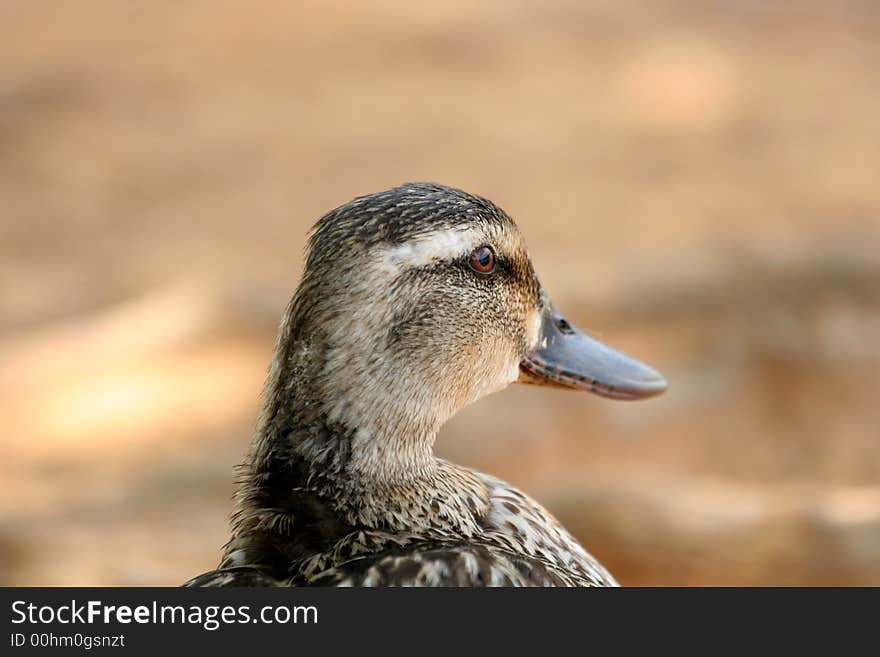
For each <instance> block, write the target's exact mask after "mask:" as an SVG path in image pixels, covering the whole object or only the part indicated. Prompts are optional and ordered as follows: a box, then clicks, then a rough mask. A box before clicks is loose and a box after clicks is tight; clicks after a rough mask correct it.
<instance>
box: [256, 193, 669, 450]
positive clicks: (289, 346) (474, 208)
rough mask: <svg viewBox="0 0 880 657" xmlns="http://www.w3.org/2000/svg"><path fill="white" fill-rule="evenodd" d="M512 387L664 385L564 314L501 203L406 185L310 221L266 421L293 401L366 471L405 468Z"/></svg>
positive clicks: (627, 389)
mask: <svg viewBox="0 0 880 657" xmlns="http://www.w3.org/2000/svg"><path fill="white" fill-rule="evenodd" d="M514 382H524V383H530V384H543V385H552V386H556V387H563V388H569V389H574V390H583V391H587V392H593V393H596V394H599V395H603V396H605V397H611V398H614V399H640V398H645V397H650V396H653V395H657V394H659V393H661V392H663V390H665V388H666V382H665V380H664V379H663V377H662V376H661V375H660V374H659V373H657V372H656V371H654V370H653V369H651V368H650V367H648V366H646V365H643V364H641V363H640V362H638V361H637V360H634V359H633V358H631V357H629V356H627V355H625V354H623V353H621V352H619V351H616V350H614V349H612V348H610V347H608V346H605V345H603V344H602V343H600V342H598V341H596V340H594V339H593V338H591V337H589V336H588V335H586V334H585V333H583V332H582V331H580V330H578V329H577V328H576V327H574V326H573V325H572V324H570V323H569V322H568V321H566V320H565V319H564V318H563V316H562V315H561V314H560V313H559V311H558V310H557V309H556V307H555V306H554V305H553V304H552V303H551V301H550V298H549V296H548V295H547V293H546V292H545V291H544V290H543V288H542V286H541V284H540V282H539V280H538V277H537V276H536V275H535V272H534V269H533V267H532V263H531V261H530V259H529V256H528V253H527V251H526V247H525V243H524V241H523V239H522V237H521V235H520V233H519V231H518V230H517V228H516V225H515V224H514V222H513V220H511V218H510V217H509V216H507V214H505V213H504V212H503V211H502V210H501V209H500V208H498V207H497V206H495V205H494V204H493V203H491V202H490V201H488V200H486V199H483V198H479V197H477V196H472V195H470V194H466V193H464V192H462V191H460V190H456V189H451V188H448V187H444V186H441V185H436V184H428V183H411V184H406V185H403V186H401V187H398V188H395V189H392V190H389V191H385V192H381V193H378V194H372V195H369V196H364V197H361V198H357V199H355V200H353V201H351V202H350V203H347V204H345V205H343V206H341V207H339V208H337V209H336V210H333V211H332V212H330V213H329V214H327V215H326V216H324V217H323V218H322V219H320V220H319V221H318V223H317V225H316V226H315V229H314V231H313V233H312V235H311V238H310V240H309V246H308V256H307V258H306V265H305V271H304V274H303V278H302V280H301V282H300V286H299V288H298V290H297V292H296V294H295V295H294V297H293V300H292V301H291V304H290V307H289V308H288V311H287V314H286V317H285V319H284V321H283V323H282V328H281V332H280V333H279V340H278V345H277V347H276V356H275V361H274V363H273V367H272V371H271V374H270V380H269V384H268V386H267V400H266V403H267V405H266V408H265V409H264V414H265V417H264V418H263V421H264V422H265V421H267V418H271V417H272V416H273V415H275V414H277V412H278V409H279V408H281V407H283V405H284V404H285V403H288V401H289V398H290V397H294V396H295V397H296V398H297V400H298V404H299V407H300V410H301V413H302V412H303V411H302V408H305V407H308V408H311V409H312V411H311V412H312V413H319V414H321V415H322V416H323V417H324V418H326V421H327V422H329V423H331V424H333V425H334V426H342V427H347V428H348V429H349V430H351V432H352V433H353V435H354V436H355V439H356V442H357V441H360V442H361V443H363V444H364V445H369V446H370V447H369V449H367V450H366V453H369V454H370V457H369V458H368V459H367V461H372V462H373V465H375V464H377V463H380V462H382V463H384V462H391V461H392V460H394V461H396V462H405V461H406V460H407V459H406V458H404V457H405V456H406V455H407V454H410V456H411V457H412V458H411V459H410V461H412V459H415V460H418V457H419V455H420V454H422V452H423V451H425V450H424V449H423V448H424V445H425V444H426V443H427V445H428V449H427V452H428V453H430V444H431V443H432V441H433V436H434V435H435V433H436V431H437V430H438V429H439V427H440V425H441V424H443V422H445V421H446V420H447V419H448V418H449V417H450V416H452V415H453V414H454V413H456V412H457V411H458V410H460V409H461V408H462V407H463V406H465V405H467V404H469V403H470V402H473V401H475V400H477V399H479V398H480V397H483V396H485V395H487V394H489V393H491V392H494V391H497V390H500V389H501V388H504V387H505V386H507V385H509V384H511V383H514ZM355 449H357V448H355ZM391 452H393V453H394V455H395V458H394V459H391V458H390V457H389V456H388V454H389V453H391ZM383 454H384V456H383ZM368 466H369V464H364V467H368Z"/></svg>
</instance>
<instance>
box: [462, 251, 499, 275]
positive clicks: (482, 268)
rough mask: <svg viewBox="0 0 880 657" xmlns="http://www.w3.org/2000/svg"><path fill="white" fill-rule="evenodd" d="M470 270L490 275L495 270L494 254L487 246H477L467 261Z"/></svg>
mask: <svg viewBox="0 0 880 657" xmlns="http://www.w3.org/2000/svg"><path fill="white" fill-rule="evenodd" d="M468 264H469V265H470V267H471V269H473V270H474V271H475V272H478V273H480V274H491V273H492V270H494V269H495V252H494V251H492V248H491V247H489V246H478V247H477V248H476V249H474V250H473V251H472V252H471V256H470V258H469V259H468Z"/></svg>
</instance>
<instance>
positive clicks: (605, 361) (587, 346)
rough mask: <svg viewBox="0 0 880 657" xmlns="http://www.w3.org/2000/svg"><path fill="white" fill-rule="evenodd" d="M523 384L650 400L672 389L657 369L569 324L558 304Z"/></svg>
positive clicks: (524, 370)
mask: <svg viewBox="0 0 880 657" xmlns="http://www.w3.org/2000/svg"><path fill="white" fill-rule="evenodd" d="M519 369H520V376H519V379H518V382H519V383H532V384H537V385H550V386H558V387H563V388H572V389H575V390H587V391H589V392H594V393H596V394H597V395H602V396H603V397H610V398H611V399H645V398H647V397H653V396H655V395H659V394H660V393H662V392H663V391H665V390H666V379H664V378H663V376H662V375H661V374H660V373H659V372H657V371H656V370H654V369H652V368H650V367H648V366H647V365H644V364H643V363H640V362H639V361H637V360H636V359H635V358H631V357H629V356H627V355H626V354H624V353H623V352H620V351H617V350H616V349H612V348H611V347H608V346H606V345H604V344H602V343H601V342H599V341H598V340H594V339H593V338H591V337H590V336H588V335H586V334H585V333H584V332H582V331H580V330H579V329H577V328H576V327H574V326H572V325H571V324H569V323H568V322H567V321H566V320H565V318H564V317H563V316H562V315H561V314H560V313H559V311H558V310H557V309H556V306H554V305H553V304H552V303H548V304H547V307H546V309H545V310H544V313H543V317H542V322H541V337H540V339H539V340H538V346H537V348H535V349H534V350H533V351H531V352H529V353H527V354H526V356H525V358H523V360H522V362H521V363H520V365H519Z"/></svg>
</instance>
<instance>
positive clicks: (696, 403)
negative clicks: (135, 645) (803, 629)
mask: <svg viewBox="0 0 880 657" xmlns="http://www.w3.org/2000/svg"><path fill="white" fill-rule="evenodd" d="M0 16H2V23H3V25H4V28H5V29H4V30H3V38H2V39H0V423H2V426H3V431H2V446H3V458H2V460H0V583H2V584H7V585H47V584H56V585H74V584H80V585H98V584H102V585H105V584H106V585H160V584H161V585H175V584H179V583H181V582H183V581H185V580H186V579H188V578H189V577H191V576H193V575H195V574H197V573H199V572H202V571H205V570H208V569H211V568H212V567H214V566H215V565H216V563H217V561H218V557H219V553H220V548H221V546H222V545H223V543H224V542H225V541H226V539H227V532H228V529H227V516H228V513H229V511H230V508H231V503H230V500H229V497H230V495H231V493H232V488H233V484H232V481H233V471H232V469H233V466H234V464H236V463H237V462H239V461H240V460H241V458H242V456H243V454H244V453H245V450H246V448H247V446H248V443H249V441H250V432H251V429H252V427H253V424H254V419H255V416H256V412H257V408H258V403H259V400H258V396H259V392H260V389H261V385H262V382H263V378H264V375H265V372H266V368H267V365H268V363H269V360H270V356H271V350H272V342H273V338H274V334H275V329H276V325H277V322H278V319H279V318H280V315H281V312H282V310H283V308H284V306H285V304H286V302H287V300H288V298H289V296H290V294H291V293H292V291H293V289H294V288H295V286H296V284H297V281H298V277H299V274H300V270H301V266H302V261H303V247H304V243H305V236H306V232H307V230H308V228H309V227H310V225H311V224H312V223H313V221H314V220H315V219H317V218H318V217H319V216H320V215H322V214H323V213H324V212H326V211H328V210H329V209H331V208H333V207H335V206H337V205H339V204H341V203H344V202H346V201H348V200H349V199H351V198H352V197H354V196H357V195H361V194H365V193H370V192H374V191H379V190H382V189H385V188H388V187H391V186H394V185H397V184H399V183H401V182H404V181H407V180H433V181H438V182H443V183H446V184H449V185H454V186H458V187H461V188H464V189H466V190H468V191H471V192H474V193H478V194H481V195H484V196H487V197H489V198H491V199H493V200H494V201H496V202H497V203H498V204H499V205H501V206H502V207H503V208H505V209H506V210H507V211H508V212H509V213H510V214H511V215H512V216H513V217H514V218H515V219H516V220H517V221H518V223H519V225H520V227H521V229H522V232H523V233H524V235H525V237H526V239H527V241H528V243H529V246H530V251H531V255H532V258H533V260H534V263H535V266H536V268H537V270H538V272H539V274H540V275H541V277H542V281H543V283H544V285H545V286H546V288H547V289H548V290H549V291H550V292H551V294H552V295H553V296H554V298H555V300H556V303H557V305H558V306H559V307H560V308H561V309H562V310H563V311H564V312H565V313H566V314H567V315H568V316H569V319H571V320H572V321H574V322H575V323H577V324H578V325H580V326H581V327H583V328H585V329H587V330H589V331H591V332H592V333H593V334H595V335H597V336H600V337H601V338H602V339H603V340H605V341H607V342H608V343H610V344H612V345H614V346H616V347H618V348H621V349H623V350H625V351H627V352H630V353H632V354H633V355H636V356H638V357H639V358H641V359H643V360H645V361H646V362H648V363H650V364H652V365H654V366H655V367H657V368H658V369H659V370H661V371H662V372H663V373H664V374H665V375H666V376H667V378H668V379H669V381H670V384H671V387H670V390H669V392H668V393H667V394H666V395H665V396H663V397H661V398H658V399H656V400H651V401H647V402H642V403H636V404H627V403H620V402H612V401H608V400H603V399H600V398H597V397H592V396H589V395H578V394H574V393H564V392H558V391H553V390H541V389H537V388H532V387H529V388H526V387H520V388H517V387H514V388H512V389H510V390H507V391H505V392H503V393H500V394H498V395H495V396H492V397H490V398H488V399H486V400H484V401H482V402H480V403H479V404H476V405H474V406H472V407H470V408H468V409H467V410H466V411H465V412H463V413H461V414H460V415H459V416H458V417H456V418H455V419H454V420H453V421H452V422H450V423H449V424H448V425H447V426H446V427H445V428H444V429H443V431H442V433H441V436H440V438H439V440H438V444H437V450H438V452H439V453H440V454H442V455H443V456H445V457H448V458H450V459H453V460H455V461H458V462H461V463H464V464H466V465H469V466H472V467H475V468H479V469H481V470H486V471H489V472H491V473H493V474H495V475H497V476H500V477H503V478H505V479H507V480H509V481H510V482H512V483H514V484H516V485H517V486H519V487H521V488H523V489H525V490H526V491H527V492H529V493H530V494H532V495H533V496H534V497H536V498H537V499H539V500H540V501H542V502H543V503H544V504H546V505H547V506H548V507H549V508H550V509H551V510H552V511H553V512H554V513H556V514H557V515H558V516H559V517H560V519H561V520H562V521H563V522H564V523H565V524H566V525H567V526H568V527H569V528H570V529H571V530H572V531H573V532H574V533H575V534H576V535H577V536H578V537H579V538H580V539H581V540H582V541H583V542H584V544H585V545H586V546H587V547H588V548H589V549H590V550H591V551H592V552H594V553H595V554H596V555H597V556H598V557H599V558H600V559H601V560H602V561H604V562H605V563H606V564H607V565H608V566H609V568H610V569H611V570H612V571H613V572H614V573H615V574H616V575H617V576H618V579H619V580H620V581H621V582H622V583H623V584H629V585H655V584H664V585H665V584H670V585H683V584H687V585H712V584H714V585H738V584H774V585H791V584H818V585H825V584H838V585H868V584H873V585H880V377H878V369H880V367H878V366H880V186H878V183H880V179H878V178H880V120H878V117H880V7H878V5H877V3H874V2H871V1H870V0H846V1H843V2H837V3H826V2H821V1H819V0H815V1H811V2H810V1H805V2H796V3H795V2H792V3H788V2H770V1H761V0H742V1H734V0H730V1H727V2H725V1H722V0H688V1H681V2H675V1H668V2H664V1H661V2H651V3H643V2H635V1H630V0H623V1H620V0H615V1H614V2H610V1H601V2H580V1H576V0H550V1H548V0H515V1H511V0H488V1H484V2H480V3H472V2H463V1H452V2H442V3H416V2H403V1H391V0H378V1H374V2H323V1H322V2H318V1H317V0H316V1H314V2H300V1H297V2H291V1H289V0H284V1H281V0H279V1H274V2H271V1H270V2H260V3H252V2H243V1H241V2H231V1H225V0H210V1H208V0H204V1H193V2H187V3H180V2H176V1H171V0H155V1H153V2H149V3H147V2H137V3H136V2H116V1H115V0H88V1H86V0H81V1H80V2H75V3H73V2H67V3H59V2H49V1H47V0H6V1H5V2H3V5H2V8H0ZM474 424H479V426H481V427H483V428H484V427H487V426H489V427H491V429H492V430H491V431H482V430H481V431H480V432H479V437H478V438H477V437H475V432H474V431H472V430H471V429H472V427H473V425H474Z"/></svg>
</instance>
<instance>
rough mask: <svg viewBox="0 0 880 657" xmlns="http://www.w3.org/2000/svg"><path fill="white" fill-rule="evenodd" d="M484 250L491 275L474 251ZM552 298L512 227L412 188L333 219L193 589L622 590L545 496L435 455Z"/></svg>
mask: <svg viewBox="0 0 880 657" xmlns="http://www.w3.org/2000/svg"><path fill="white" fill-rule="evenodd" d="M485 245H489V246H490V247H491V249H492V253H493V256H494V259H495V260H494V268H493V270H492V272H491V275H483V274H481V273H479V272H475V271H474V269H473V267H471V266H469V264H468V262H469V261H468V257H469V254H471V253H472V252H473V251H474V249H475V248H479V247H481V246H485ZM547 303H548V302H547V300H546V295H545V294H544V293H543V291H542V288H541V285H540V283H539V282H538V279H537V277H536V276H535V273H534V271H533V269H532V265H531V262H530V260H529V258H528V254H527V252H526V250H525V245H524V243H523V241H522V238H521V237H520V235H519V232H518V231H517V229H516V226H515V225H514V224H513V221H512V220H511V219H510V218H509V217H508V216H507V215H506V214H505V213H504V212H503V211H502V210H500V209H499V208H498V207H496V206H495V205H493V204H492V203H490V202H489V201H486V200H485V199H481V198H479V197H476V196H471V195H469V194H465V193H464V192H461V191H459V190H454V189H450V188H447V187H443V186H440V185H434V184H425V183H419V184H409V185H404V186H402V187H399V188H396V189H393V190H389V191H387V192H383V193H380V194H374V195H371V196H367V197H362V198H359V199H355V200H354V201H352V202H351V203H348V204H346V205H344V206H342V207H340V208H338V209H336V210H334V211H333V212H331V213H329V214H328V215H326V216H325V217H323V218H322V219H321V220H320V221H319V222H318V224H317V226H316V228H315V231H314V233H313V234H312V237H311V239H310V242H309V255H308V258H307V261H306V267H305V271H304V274H303V278H302V280H301V282H300V285H299V287H298V289H297V291H296V294H295V295H294V297H293V299H292V301H291V303H290V305H289V307H288V309H287V312H286V313H285V315H284V318H283V320H282V323H281V327H280V329H279V334H278V340H277V343H276V348H275V357H274V359H273V362H272V367H271V370H270V372H269V377H268V380H267V383H266V388H265V391H264V399H263V407H262V411H261V414H260V418H259V421H258V426H257V430H256V435H255V439H254V442H253V446H252V448H251V452H250V454H249V456H248V458H247V461H246V462H245V464H244V465H243V467H242V471H241V482H240V487H239V490H238V493H237V496H236V510H235V513H234V516H233V524H232V538H231V540H230V541H229V543H228V544H227V546H226V549H225V553H224V557H223V560H222V562H221V564H220V567H219V569H218V570H216V571H213V572H210V573H206V574H204V575H200V576H198V577H196V578H194V579H192V580H190V582H188V584H187V585H189V586H290V585H293V586H302V585H323V586H590V585H600V586H609V585H610V586H613V585H616V582H615V581H614V578H613V577H612V576H611V575H610V574H609V573H608V572H607V571H606V570H605V569H604V568H603V567H602V566H601V565H600V564H599V563H598V562H597V561H596V560H595V559H594V558H593V557H591V556H590V555H589V554H588V553H587V552H586V551H585V550H584V549H583V548H582V547H581V546H580V544H579V543H578V542H577V541H576V540H575V539H574V538H573V537H572V536H571V535H570V534H569V533H568V532H567V531H566V530H565V529H564V528H563V527H562V526H561V525H560V524H559V522H558V521H557V520H556V519H555V518H553V516H552V515H551V514H550V513H548V512H547V511H546V510H545V509H543V507H541V506H540V505H539V504H538V503H536V502H535V501H534V500H532V499H531V498H529V497H528V496H526V495H525V494H523V493H521V492H520V491H518V490H516V489H515V488H513V487H511V486H510V485H508V484H506V483H504V482H502V481H500V480H497V479H495V478H493V477H490V476H487V475H483V474H481V473H478V472H474V471H472V470H468V469H466V468H462V467H459V466H456V465H454V464H451V463H448V462H446V461H443V460H441V459H437V458H436V457H434V455H433V453H432V447H433V442H434V438H435V437H436V434H437V431H438V430H439V428H440V426H441V425H442V424H443V423H444V422H445V421H446V420H447V419H448V418H449V417H451V416H452V415H453V414H454V413H456V412H457V411H458V410H459V409H461V408H462V407H463V406H465V405H466V404H469V403H471V402H473V401H476V400H477V399H479V398H480V397H483V396H485V395H487V394H489V393H491V392H493V391H496V390H500V389H502V388H503V387H505V386H506V385H508V384H509V383H511V382H513V381H515V380H516V379H517V377H518V372H519V363H520V361H521V360H522V358H523V355H524V354H525V353H526V352H527V351H528V350H530V349H533V348H535V346H536V344H537V342H538V340H539V334H538V329H539V325H540V316H541V313H542V312H543V310H544V309H545V307H546V304H547Z"/></svg>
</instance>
